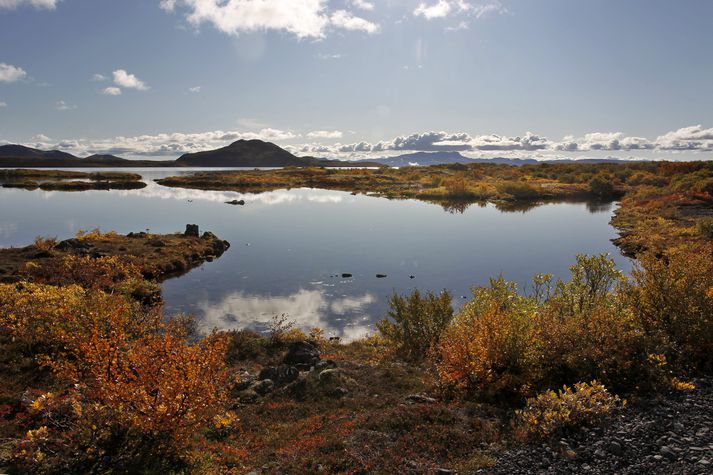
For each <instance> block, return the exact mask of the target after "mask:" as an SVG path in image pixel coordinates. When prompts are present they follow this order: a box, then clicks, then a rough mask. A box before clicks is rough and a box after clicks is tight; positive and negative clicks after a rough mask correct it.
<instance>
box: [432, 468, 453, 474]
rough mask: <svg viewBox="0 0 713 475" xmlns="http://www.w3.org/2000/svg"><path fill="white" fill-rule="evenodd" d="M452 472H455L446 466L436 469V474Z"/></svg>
mask: <svg viewBox="0 0 713 475" xmlns="http://www.w3.org/2000/svg"><path fill="white" fill-rule="evenodd" d="M452 473H456V472H454V471H453V470H448V469H447V468H437V469H436V475H450V474H452Z"/></svg>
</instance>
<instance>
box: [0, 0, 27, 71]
mask: <svg viewBox="0 0 713 475" xmlns="http://www.w3.org/2000/svg"><path fill="white" fill-rule="evenodd" d="M1 1H3V0H0V2H1ZM25 76H27V72H26V71H25V70H24V69H22V68H20V67H17V66H13V65H12V64H6V63H0V82H15V81H19V80H20V79H23V78H24V77H25Z"/></svg>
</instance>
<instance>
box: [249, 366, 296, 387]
mask: <svg viewBox="0 0 713 475" xmlns="http://www.w3.org/2000/svg"><path fill="white" fill-rule="evenodd" d="M299 375H300V372H299V370H298V369H297V368H295V367H294V366H290V365H286V364H281V365H280V366H268V367H266V368H263V369H262V371H260V375H259V376H258V379H259V380H261V381H263V380H268V379H269V380H271V381H273V382H274V383H275V385H277V386H284V385H286V384H289V383H291V382H292V381H294V380H295V379H297V377H298V376H299Z"/></svg>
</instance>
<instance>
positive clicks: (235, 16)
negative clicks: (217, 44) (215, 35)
mask: <svg viewBox="0 0 713 475" xmlns="http://www.w3.org/2000/svg"><path fill="white" fill-rule="evenodd" d="M182 3H183V4H184V5H185V6H186V7H187V8H188V10H189V13H188V15H187V18H188V21H189V22H190V23H191V24H193V25H195V26H198V25H201V24H203V23H209V24H212V25H213V26H214V27H215V28H217V29H218V30H220V31H222V32H224V33H227V34H230V35H238V34H240V33H243V32H251V31H261V30H284V31H286V32H288V33H292V34H294V35H295V36H297V37H298V38H321V37H323V36H324V30H325V28H326V26H327V24H328V23H329V19H328V17H327V15H326V13H325V10H326V4H327V2H326V0H270V1H265V0H228V1H227V2H226V1H225V0H182Z"/></svg>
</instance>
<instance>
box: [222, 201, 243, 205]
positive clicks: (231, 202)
mask: <svg viewBox="0 0 713 475" xmlns="http://www.w3.org/2000/svg"><path fill="white" fill-rule="evenodd" d="M225 204H227V205H234V206H244V205H245V200H233V201H226V202H225Z"/></svg>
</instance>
